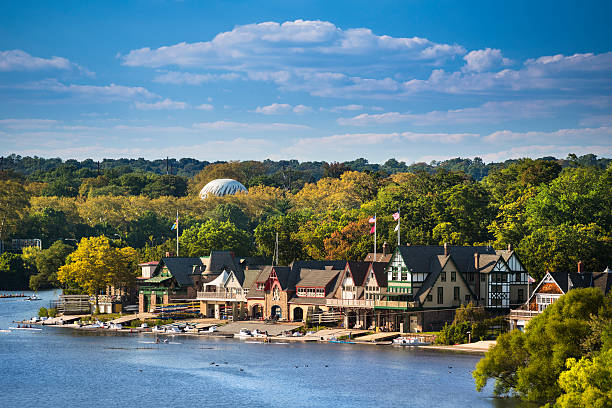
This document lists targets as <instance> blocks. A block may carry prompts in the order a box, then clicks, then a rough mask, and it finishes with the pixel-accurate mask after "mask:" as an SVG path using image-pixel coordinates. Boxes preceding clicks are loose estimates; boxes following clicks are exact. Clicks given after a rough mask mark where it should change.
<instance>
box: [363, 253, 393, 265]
mask: <svg viewBox="0 0 612 408" xmlns="http://www.w3.org/2000/svg"><path fill="white" fill-rule="evenodd" d="M392 256H393V254H385V253H382V252H377V253H376V258H375V257H374V252H370V253H369V254H367V255H366V257H365V259H364V261H365V262H384V263H388V262H389V261H390V260H391V257H392Z"/></svg>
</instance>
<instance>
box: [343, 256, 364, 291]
mask: <svg viewBox="0 0 612 408" xmlns="http://www.w3.org/2000/svg"><path fill="white" fill-rule="evenodd" d="M369 269H370V262H365V261H348V262H347V263H346V271H347V272H350V274H351V276H352V278H353V283H354V284H355V286H363V284H364V282H365V278H366V276H367V275H368V270H369Z"/></svg>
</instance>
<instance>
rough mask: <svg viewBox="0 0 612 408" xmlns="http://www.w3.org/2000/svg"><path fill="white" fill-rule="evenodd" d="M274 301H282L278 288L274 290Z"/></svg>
mask: <svg viewBox="0 0 612 408" xmlns="http://www.w3.org/2000/svg"><path fill="white" fill-rule="evenodd" d="M272 300H280V289H278V286H277V287H275V288H274V289H272Z"/></svg>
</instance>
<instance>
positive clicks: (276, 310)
mask: <svg viewBox="0 0 612 408" xmlns="http://www.w3.org/2000/svg"><path fill="white" fill-rule="evenodd" d="M270 317H272V318H273V319H275V318H276V319H280V318H281V317H283V310H282V309H281V307H280V306H279V305H274V306H272V315H271V316H270Z"/></svg>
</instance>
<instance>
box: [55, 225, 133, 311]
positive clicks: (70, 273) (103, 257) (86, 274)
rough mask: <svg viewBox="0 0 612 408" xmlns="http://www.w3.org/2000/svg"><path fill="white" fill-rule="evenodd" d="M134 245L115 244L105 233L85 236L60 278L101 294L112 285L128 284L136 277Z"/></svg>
mask: <svg viewBox="0 0 612 408" xmlns="http://www.w3.org/2000/svg"><path fill="white" fill-rule="evenodd" d="M136 276H137V272H136V251H135V250H134V248H130V247H126V248H114V247H112V246H111V245H110V240H109V239H108V238H106V237H104V236H101V237H91V238H83V239H82V240H81V242H79V245H78V247H77V249H76V250H75V251H74V252H73V253H71V254H70V255H69V256H68V259H67V260H66V264H65V265H64V266H62V267H60V269H59V271H58V273H57V278H58V280H59V281H60V282H61V283H63V284H66V285H68V286H69V287H71V288H78V289H80V290H82V291H84V292H85V293H87V294H89V295H96V310H99V309H98V296H97V295H99V294H101V293H102V291H103V290H104V289H105V288H106V287H107V286H109V285H113V286H115V287H127V286H129V285H130V284H131V283H132V282H133V281H134V279H136Z"/></svg>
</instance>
